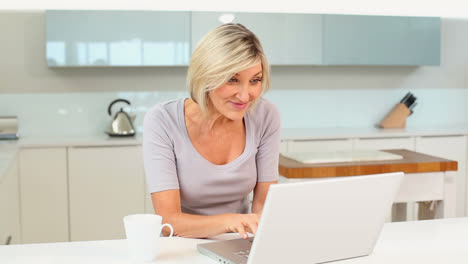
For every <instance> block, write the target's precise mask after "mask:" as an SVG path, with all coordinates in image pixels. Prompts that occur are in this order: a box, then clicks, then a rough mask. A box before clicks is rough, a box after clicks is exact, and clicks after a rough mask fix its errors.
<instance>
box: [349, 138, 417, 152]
mask: <svg viewBox="0 0 468 264" xmlns="http://www.w3.org/2000/svg"><path fill="white" fill-rule="evenodd" d="M353 148H354V149H366V150H367V149H369V150H379V149H407V150H414V138H412V137H403V138H358V139H356V140H355V142H354V147H353Z"/></svg>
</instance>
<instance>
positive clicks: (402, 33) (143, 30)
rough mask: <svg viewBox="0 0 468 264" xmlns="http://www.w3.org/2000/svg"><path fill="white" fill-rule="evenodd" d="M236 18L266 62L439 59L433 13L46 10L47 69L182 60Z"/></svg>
mask: <svg viewBox="0 0 468 264" xmlns="http://www.w3.org/2000/svg"><path fill="white" fill-rule="evenodd" d="M228 22H234V23H241V24H243V25H245V26H246V27H247V28H249V29H250V30H252V31H253V32H254V33H255V34H256V35H257V36H258V37H259V39H260V41H261V42H262V45H263V48H264V50H265V53H266V55H267V57H268V59H269V62H270V64H271V65H440V34H441V27H440V18H439V17H402V16H369V15H331V14H300V13H291V14H288V13H250V12H198V11H195V12H188V11H115V10H106V11H103V10H48V11H46V57H47V65H48V66H49V67H67V66H72V67H82V66H187V65H188V64H189V61H190V56H191V52H192V51H193V50H194V49H195V47H196V46H197V43H198V42H199V41H200V39H201V38H202V37H203V36H204V35H205V34H206V33H207V32H208V31H210V30H211V29H213V28H215V27H216V26H218V25H221V24H223V23H228Z"/></svg>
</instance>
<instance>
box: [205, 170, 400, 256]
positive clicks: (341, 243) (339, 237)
mask: <svg viewBox="0 0 468 264" xmlns="http://www.w3.org/2000/svg"><path fill="white" fill-rule="evenodd" d="M402 178H403V173H402V172H396V173H383V174H375V175H366V176H354V177H336V178H322V179H315V180H310V181H303V182H297V183H282V184H274V185H271V186H270V190H269V192H268V195H267V198H266V201H265V206H264V209H263V213H262V216H261V218H260V223H259V226H258V230H257V234H256V236H255V238H251V239H249V240H244V239H242V238H240V239H234V240H227V241H219V242H210V243H204V244H199V245H198V246H197V248H198V251H200V253H202V254H205V255H207V256H209V257H211V258H213V259H214V260H216V261H217V262H218V263H223V264H224V263H236V264H238V263H248V264H252V263H254V264H257V263H261V264H263V263H265V264H266V263H295V264H296V263H322V262H329V261H335V260H341V259H348V258H354V257H360V256H366V255H369V254H370V253H371V252H372V250H373V248H374V245H375V243H376V241H377V238H378V237H379V234H380V231H381V229H382V226H383V224H384V222H385V219H386V218H387V216H388V214H389V213H390V211H391V206H392V203H393V201H394V200H395V197H396V195H397V193H398V190H399V187H400V183H401V181H402Z"/></svg>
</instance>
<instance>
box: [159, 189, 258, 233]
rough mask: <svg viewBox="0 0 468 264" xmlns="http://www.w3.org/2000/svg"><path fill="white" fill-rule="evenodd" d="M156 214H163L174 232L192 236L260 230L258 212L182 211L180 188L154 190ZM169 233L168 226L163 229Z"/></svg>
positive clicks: (165, 221) (164, 220)
mask: <svg viewBox="0 0 468 264" xmlns="http://www.w3.org/2000/svg"><path fill="white" fill-rule="evenodd" d="M151 199H152V200H153V206H154V210H155V212H156V214H158V215H161V216H162V217H163V222H164V223H169V224H171V225H172V227H173V228H174V235H176V236H181V237H191V238H206V237H211V236H215V235H219V234H223V233H226V232H238V233H239V234H240V235H241V236H242V237H243V238H247V237H248V236H247V233H246V230H248V231H249V232H253V233H254V234H255V233H256V232H257V225H258V221H259V220H260V216H259V215H258V214H220V215H210V216H203V215H193V214H186V213H183V212H182V209H181V204H180V191H179V190H167V191H162V192H156V193H152V194H151ZM163 234H164V235H166V236H167V235H169V230H168V229H167V228H165V229H164V230H163Z"/></svg>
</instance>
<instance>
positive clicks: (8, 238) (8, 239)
mask: <svg viewBox="0 0 468 264" xmlns="http://www.w3.org/2000/svg"><path fill="white" fill-rule="evenodd" d="M10 243H11V236H8V237H7V239H6V242H5V245H10Z"/></svg>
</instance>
